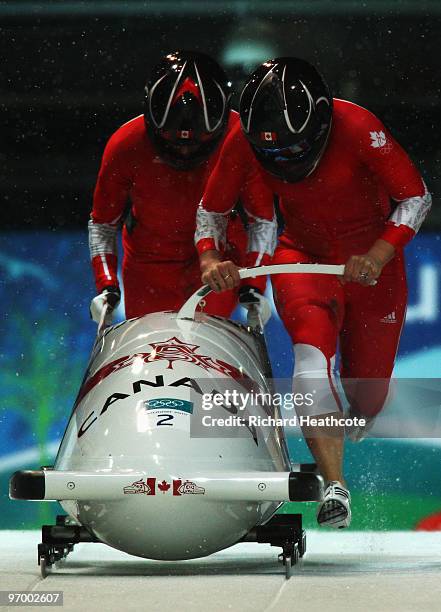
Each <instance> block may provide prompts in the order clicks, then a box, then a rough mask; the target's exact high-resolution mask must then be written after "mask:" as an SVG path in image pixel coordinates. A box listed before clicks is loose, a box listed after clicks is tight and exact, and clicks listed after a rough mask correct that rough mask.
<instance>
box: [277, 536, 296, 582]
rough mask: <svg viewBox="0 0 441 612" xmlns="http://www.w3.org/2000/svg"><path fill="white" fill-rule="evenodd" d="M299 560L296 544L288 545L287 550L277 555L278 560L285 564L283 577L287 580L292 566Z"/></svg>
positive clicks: (290, 574)
mask: <svg viewBox="0 0 441 612" xmlns="http://www.w3.org/2000/svg"><path fill="white" fill-rule="evenodd" d="M298 561H299V548H298V546H297V544H294V546H292V547H291V546H290V547H289V550H286V551H284V552H283V553H281V554H280V555H279V562H280V563H283V565H284V566H285V578H286V579H287V580H288V579H289V578H291V576H292V568H293V567H294V565H296V563H298Z"/></svg>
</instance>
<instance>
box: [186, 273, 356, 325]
mask: <svg viewBox="0 0 441 612" xmlns="http://www.w3.org/2000/svg"><path fill="white" fill-rule="evenodd" d="M344 271H345V267H344V265H327V264H300V263H299V264H275V265H272V266H257V267H256V268H242V269H241V270H239V276H240V278H241V279H244V278H255V277H257V276H266V275H272V274H334V275H336V276H343V274H344ZM211 291H212V289H211V288H210V286H209V285H204V286H203V287H201V288H200V289H198V290H197V291H195V292H194V293H193V295H191V296H190V297H189V298H188V300H187V301H186V302H185V304H184V305H183V306H182V308H181V309H180V311H179V312H178V316H177V318H178V319H193V318H194V315H195V312H196V308H197V307H198V304H199V302H200V301H201V300H202V299H203V298H204V297H206V296H207V295H208V294H209V293H210V292H211Z"/></svg>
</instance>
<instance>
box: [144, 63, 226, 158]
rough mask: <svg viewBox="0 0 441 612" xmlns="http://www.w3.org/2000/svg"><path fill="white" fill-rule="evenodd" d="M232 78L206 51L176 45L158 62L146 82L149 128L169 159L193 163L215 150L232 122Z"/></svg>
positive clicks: (161, 152)
mask: <svg viewBox="0 0 441 612" xmlns="http://www.w3.org/2000/svg"><path fill="white" fill-rule="evenodd" d="M230 97H231V83H230V82H229V81H228V79H227V77H226V75H225V73H224V71H223V70H222V68H221V67H220V66H219V64H217V62H215V61H214V60H212V59H211V58H210V57H208V55H205V54H204V53H193V52H187V51H176V52H175V53H169V54H168V55H166V56H165V57H164V58H163V59H162V60H161V61H160V62H159V64H157V66H156V67H155V68H154V70H153V72H152V74H151V77H150V79H149V82H148V83H147V85H146V88H145V98H144V118H145V122H146V126H147V130H148V134H149V135H150V137H151V138H152V140H153V143H154V145H155V147H156V148H157V150H158V152H159V154H160V155H161V157H162V158H163V159H164V161H166V162H167V163H169V164H170V165H172V166H174V167H176V168H180V169H184V170H186V169H190V168H193V167H194V166H197V165H198V164H200V163H201V162H203V161H204V160H205V159H207V157H209V155H210V154H211V153H212V152H213V151H214V149H215V148H216V146H217V145H218V143H219V141H220V139H221V138H222V136H223V134H224V131H225V128H226V126H227V123H228V118H229V110H230Z"/></svg>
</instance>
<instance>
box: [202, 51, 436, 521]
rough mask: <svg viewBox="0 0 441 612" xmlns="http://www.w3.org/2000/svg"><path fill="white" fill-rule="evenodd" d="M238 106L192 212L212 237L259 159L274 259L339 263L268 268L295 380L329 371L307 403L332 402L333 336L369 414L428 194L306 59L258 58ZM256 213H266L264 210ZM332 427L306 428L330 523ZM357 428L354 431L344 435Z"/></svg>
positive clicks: (390, 144)
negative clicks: (314, 268)
mask: <svg viewBox="0 0 441 612" xmlns="http://www.w3.org/2000/svg"><path fill="white" fill-rule="evenodd" d="M240 115H241V123H242V129H241V127H240V126H239V125H238V126H236V127H235V128H234V129H233V130H232V132H231V133H230V134H229V136H228V138H227V140H226V142H225V144H224V146H223V149H222V152H221V156H220V159H219V162H218V164H217V166H216V168H215V170H214V173H213V174H212V175H211V177H210V180H209V182H208V184H207V189H206V191H205V194H204V197H203V199H202V202H201V206H200V209H199V211H198V218H199V219H200V220H204V222H205V226H208V225H209V221H207V219H208V220H210V219H213V223H212V227H213V231H212V233H213V236H214V235H215V229H216V226H215V223H214V220H215V219H216V218H217V217H218V216H219V215H222V214H225V213H226V212H227V211H228V210H230V209H231V206H232V205H233V202H234V200H235V197H236V194H237V190H238V188H239V186H240V184H241V181H242V176H243V174H244V173H245V172H249V168H250V167H257V168H259V170H260V172H261V174H262V178H263V180H264V181H265V183H266V184H267V186H268V187H269V188H270V189H271V190H272V191H274V192H275V193H277V194H278V195H279V196H280V207H281V211H282V214H283V218H284V221H285V229H284V231H283V234H282V236H281V238H280V241H279V244H278V247H277V249H276V251H275V255H274V258H273V263H328V264H341V263H343V264H345V274H344V277H343V278H342V279H341V278H338V277H335V276H327V275H311V274H309V275H308V274H300V275H298V274H296V275H276V276H274V277H272V285H273V290H274V296H275V303H276V306H277V309H278V312H279V314H280V317H281V319H282V321H283V323H284V324H285V326H286V328H287V330H288V332H289V334H290V336H291V338H292V341H293V345H294V353H295V370H294V387H295V390H296V391H299V390H302V391H305V392H306V391H308V384H309V386H311V384H314V382H315V381H313V380H312V381H311V377H315V378H322V379H323V378H324V379H325V380H326V379H327V380H328V384H329V392H328V393H327V395H326V399H325V398H322V401H321V402H320V405H318V406H316V412H317V413H326V414H333V413H338V412H339V411H340V410H341V405H340V400H339V397H338V394H337V392H336V389H335V385H334V382H333V376H332V372H333V368H334V360H335V355H336V351H337V344H338V343H339V347H340V356H341V379H342V382H343V385H344V387H345V392H346V396H347V399H348V401H349V403H350V407H351V414H352V415H354V416H365V417H368V421H369V419H370V423H372V417H374V416H375V415H376V414H377V413H378V412H379V411H380V410H381V408H382V406H383V404H384V401H385V399H386V396H387V392H388V381H389V379H390V376H391V374H392V369H393V365H394V360H395V355H396V351H397V347H398V342H399V337H400V332H401V328H402V325H403V321H404V316H405V310H406V298H407V292H406V278H405V269H404V261H403V247H404V245H405V244H406V243H407V242H408V241H409V240H410V239H411V238H412V237H413V236H414V234H415V232H416V231H417V230H418V229H419V227H420V225H421V223H422V221H423V219H424V217H425V215H426V214H427V212H428V210H429V208H430V203H431V198H430V195H429V193H428V192H427V190H426V187H425V185H424V182H423V180H422V179H421V176H420V174H419V173H418V171H417V170H416V168H415V166H414V165H413V163H412V162H411V161H410V159H409V157H408V156H407V154H406V153H405V151H404V150H403V149H402V148H401V146H400V145H399V144H398V143H397V142H396V140H394V138H393V137H392V136H391V134H390V133H389V132H388V131H387V129H386V128H385V127H384V125H383V124H382V123H381V122H380V121H379V120H378V119H377V118H376V117H375V116H374V115H373V114H372V113H370V112H369V111H367V110H366V109H364V108H362V107H360V106H357V105H356V104H352V103H350V102H346V101H344V100H338V99H334V100H333V99H332V98H331V97H330V94H329V90H328V88H327V86H326V84H325V82H324V81H323V79H322V77H321V76H320V75H319V73H318V72H317V71H316V70H315V69H314V68H313V67H312V66H310V65H309V64H307V63H306V62H303V61H301V60H295V59H294V58H279V59H276V60H272V61H268V62H266V63H265V64H264V65H263V66H262V67H261V68H259V69H258V70H257V71H256V72H255V73H254V74H253V75H252V76H251V77H250V79H249V81H248V83H247V85H246V86H245V89H244V91H243V93H242V98H241V106H240ZM391 199H392V200H393V201H394V203H393V204H392V203H391ZM259 215H260V216H261V217H262V218H266V219H270V218H271V217H272V215H273V210H272V208H271V207H270V208H268V209H267V210H263V209H260V210H259ZM205 256H206V257H207V255H205ZM216 265H218V264H216V263H213V265H212V268H214V269H215V268H216ZM208 272H210V269H208V271H207V272H206V280H207V281H209V280H210V275H209V274H208ZM210 273H211V274H212V272H210ZM374 282H376V284H375V285H373V284H372V283H374ZM213 288H215V287H213ZM354 379H356V380H354ZM366 379H375V381H372V380H371V381H366ZM308 380H309V383H308ZM309 390H311V389H309ZM325 433H326V432H325ZM328 433H329V435H332V433H331V432H328ZM341 433H342V432H340V433H339V435H338V436H337V437H335V435H334V437H333V438H332V437H328V438H323V437H316V438H314V437H313V434H311V431H310V430H309V433H308V432H307V433H306V437H307V441H308V444H309V446H310V449H311V451H312V453H313V454H314V456H315V458H316V461H317V463H318V465H319V468H320V470H321V473H322V474H323V476H324V478H325V480H326V481H327V482H328V483H329V486H328V488H327V490H326V495H325V501H324V502H323V504H321V506H320V508H319V513H318V520H319V522H320V523H321V524H328V525H332V526H336V527H345V526H347V525H349V522H350V518H351V516H350V506H349V500H350V497H349V492H348V491H347V490H346V489H345V486H344V484H342V483H344V480H343V476H342V451H343V439H342V435H341ZM334 434H335V432H334ZM363 434H364V432H363V431H362V429H359V430H356V429H355V430H353V431H352V437H353V439H361V437H362V435H363ZM308 436H310V437H308Z"/></svg>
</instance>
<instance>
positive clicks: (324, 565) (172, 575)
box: [0, 530, 441, 612]
mask: <svg viewBox="0 0 441 612" xmlns="http://www.w3.org/2000/svg"><path fill="white" fill-rule="evenodd" d="M307 538H308V540H307V546H308V551H307V553H306V555H305V557H304V559H303V561H302V562H301V563H300V564H299V565H298V566H297V567H296V569H295V570H294V574H293V577H292V578H291V579H290V580H289V581H287V580H285V576H284V568H283V566H282V565H281V564H278V563H277V554H278V552H279V549H278V548H271V547H270V546H269V545H262V544H240V545H237V546H235V547H233V548H230V549H228V550H225V551H222V552H220V553H217V554H215V555H212V556H211V557H206V558H204V559H199V560H194V561H180V562H174V563H171V562H163V561H148V560H143V559H138V558H135V557H130V556H129V555H126V554H125V553H120V552H118V551H116V550H113V549H111V548H108V547H106V546H104V545H101V544H77V545H76V546H75V550H74V552H73V553H71V554H70V555H69V556H68V558H67V560H66V561H65V562H64V564H63V565H62V566H60V567H59V568H57V569H55V570H53V572H52V573H51V574H50V575H49V576H48V577H47V578H46V579H45V580H41V578H40V575H39V570H38V566H37V564H36V558H37V551H36V546H37V543H38V542H39V541H40V534H39V532H36V531H26V532H24V531H2V532H0V550H1V578H0V590H26V589H29V590H34V591H41V590H58V591H63V593H64V606H63V608H55V609H59V610H64V611H67V610H78V611H83V610H84V611H85V610H103V611H104V610H105V611H106V612H113V611H117V610H118V611H120V610H121V611H125V610H143V611H144V610H145V611H148V612H150V611H161V612H164V611H165V612H167V611H168V610H172V609H173V610H176V611H177V612H187V611H192V612H195V611H199V610H201V611H204V612H211V611H216V612H217V611H222V612H224V611H229V610H238V611H239V610H240V611H241V612H245V611H250V612H260V611H261V612H264V611H266V610H277V611H278V612H282V611H285V610H286V611H288V610H289V611H294V610H298V611H301V612H303V611H305V612H309V611H320V612H331V611H334V610H335V611H338V612H344V611H345V610H350V611H351V612H354V611H359V610H363V611H366V612H367V611H370V610H378V611H379V612H386V611H390V610H393V611H397V612H398V611H399V612H405V611H409V612H410V611H412V612H415V610H419V611H422V610H427V611H429V610H430V611H431V612H434V611H436V610H441V533H421V532H420V533H408V532H363V533H362V532H351V531H346V532H337V533H334V532H330V531H325V530H323V531H309V532H308V534H307ZM3 609H6V608H3ZM10 609H11V610H12V609H14V610H18V609H20V610H21V609H23V610H24V609H27V610H28V609H29V607H27V608H22V607H20V608H18V607H14V608H10Z"/></svg>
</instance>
